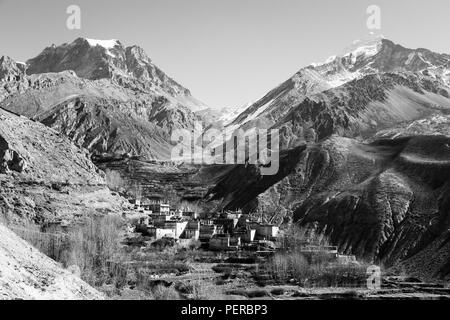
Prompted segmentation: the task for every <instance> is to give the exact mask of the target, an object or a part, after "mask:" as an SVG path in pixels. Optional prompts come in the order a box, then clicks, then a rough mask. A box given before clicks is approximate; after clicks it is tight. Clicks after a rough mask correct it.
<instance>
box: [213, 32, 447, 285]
mask: <svg viewBox="0 0 450 320" xmlns="http://www.w3.org/2000/svg"><path fill="white" fill-rule="evenodd" d="M449 61H450V56H449V55H446V54H437V53H433V52H431V51H429V50H426V49H415V50H413V49H406V48H404V47H402V46H400V45H396V44H394V43H393V42H391V41H389V40H387V39H373V40H371V41H369V42H362V43H361V42H357V43H354V44H353V45H352V46H351V47H350V48H349V49H347V50H345V51H344V53H343V54H341V55H338V56H333V57H331V58H330V59H328V60H327V61H326V62H325V63H321V64H313V65H310V66H308V67H306V68H303V69H302V70H300V71H299V72H298V73H296V74H295V75H294V77H292V78H291V79H289V80H288V81H286V82H285V83H283V84H282V85H281V86H279V87H277V88H275V89H274V90H272V91H271V92H269V93H268V94H267V95H266V96H265V97H263V98H262V99H260V100H259V101H257V102H256V103H254V104H251V105H250V106H249V107H248V108H247V109H246V110H245V111H244V112H243V113H241V114H240V115H239V116H238V117H237V118H236V119H235V120H234V121H232V122H231V123H230V124H229V125H228V128H231V129H235V128H244V129H251V128H253V127H255V126H256V127H263V128H271V129H278V130H279V132H280V147H281V152H280V165H279V166H280V170H279V171H278V173H277V174H275V175H273V176H263V175H261V166H260V165H252V164H245V165H235V166H230V167H231V168H229V169H228V170H226V171H221V173H220V174H218V175H217V176H216V184H215V186H213V187H212V188H210V190H209V192H208V195H207V199H208V200H216V201H220V203H221V204H220V206H221V207H222V208H224V209H237V208H241V209H243V210H244V211H245V212H249V213H254V212H260V213H262V216H263V217H264V219H265V220H266V221H267V222H271V223H277V224H281V223H288V222H293V223H296V224H298V225H300V226H301V227H303V228H306V229H313V230H315V231H316V232H318V233H321V234H323V235H325V236H327V237H328V238H329V239H330V240H331V242H332V243H333V244H334V245H337V246H338V247H339V250H340V252H343V253H348V254H355V255H357V256H358V257H360V258H362V259H365V260H367V261H374V262H377V263H382V264H383V265H384V266H386V267H387V268H398V270H399V271H403V272H407V274H411V275H416V276H418V277H420V278H427V279H436V278H438V279H450V268H449V267H448V266H449V265H450V255H449V254H448V252H447V251H448V243H449V239H450V238H449V233H448V230H449V228H450V220H449V216H448V213H449V212H450V211H449V209H450V207H449V204H450V198H449V196H448V195H449V187H450V148H449V145H450V135H449V130H448V129H449V125H448V124H449V117H450V99H449V97H450V96H449V90H450V87H449V79H448V75H449V70H450V69H449ZM216 171H217V169H216ZM446 250H447V251H446Z"/></svg>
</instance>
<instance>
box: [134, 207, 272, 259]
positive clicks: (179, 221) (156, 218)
mask: <svg viewBox="0 0 450 320" xmlns="http://www.w3.org/2000/svg"><path fill="white" fill-rule="evenodd" d="M130 202H131V203H132V205H133V206H134V208H133V209H134V211H135V212H137V213H138V224H137V227H136V231H139V232H141V233H143V234H146V235H148V236H150V237H152V238H154V239H162V238H173V239H176V240H179V241H187V240H189V241H191V240H198V241H200V242H201V243H202V244H203V245H207V246H208V247H209V249H210V250H218V251H219V250H220V251H227V250H274V249H275V245H274V241H275V240H276V238H277V236H278V232H279V227H278V226H276V225H273V224H268V223H262V222H258V221H253V220H251V219H249V217H248V215H246V214H242V212H241V211H232V212H231V211H226V212H221V213H213V214H210V215H207V216H202V217H200V216H199V215H198V213H196V212H194V211H186V210H180V209H178V210H173V209H172V208H171V207H170V205H169V204H168V203H165V202H164V201H161V199H157V198H156V199H151V200H148V201H147V202H145V203H141V202H140V201H139V200H131V201H130Z"/></svg>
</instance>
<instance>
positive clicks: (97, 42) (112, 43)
mask: <svg viewBox="0 0 450 320" xmlns="http://www.w3.org/2000/svg"><path fill="white" fill-rule="evenodd" d="M86 41H87V42H89V45H91V46H92V47H96V46H101V47H103V48H105V49H112V48H114V47H115V46H117V45H119V41H118V40H116V39H111V40H96V39H87V38H86Z"/></svg>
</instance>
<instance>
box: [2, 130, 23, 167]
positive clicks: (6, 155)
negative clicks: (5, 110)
mask: <svg viewBox="0 0 450 320" xmlns="http://www.w3.org/2000/svg"><path fill="white" fill-rule="evenodd" d="M26 166H27V163H26V162H25V160H24V159H23V158H22V157H21V156H20V155H19V154H18V153H17V152H16V151H14V150H11V149H10V148H9V144H8V142H7V141H6V140H5V139H3V137H2V136H0V173H8V172H9V171H11V170H14V171H17V172H22V171H23V170H24V169H25V168H26Z"/></svg>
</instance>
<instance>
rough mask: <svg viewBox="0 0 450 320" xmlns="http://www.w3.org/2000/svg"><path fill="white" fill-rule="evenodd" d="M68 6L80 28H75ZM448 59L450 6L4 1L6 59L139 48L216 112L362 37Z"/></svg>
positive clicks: (274, 0) (399, 1)
mask: <svg viewBox="0 0 450 320" xmlns="http://www.w3.org/2000/svg"><path fill="white" fill-rule="evenodd" d="M69 5H78V6H79V7H80V9H81V29H80V30H69V29H68V28H67V27H66V20H67V19H68V17H69V15H68V14H67V13H66V10H67V7H68V6H69ZM370 5H377V6H378V7H379V8H380V10H381V11H380V13H381V15H380V17H381V30H379V31H377V32H380V33H382V34H383V35H384V36H385V37H386V38H388V39H390V40H392V41H394V42H396V43H399V44H401V45H403V46H405V47H409V48H417V47H424V48H428V49H430V50H433V51H436V52H441V53H450V41H448V40H447V35H446V34H447V31H448V30H450V19H448V12H450V1H448V0H427V1H424V0H422V1H417V0H395V1H393V0H371V1H366V0H303V1H300V0H127V1H123V0H122V1H114V0H69V1H67V0H39V1H32V0H27V1H26V0H0V55H8V56H10V57H12V58H13V59H16V60H18V61H26V60H27V59H29V58H32V57H34V56H36V55H37V54H39V53H40V52H41V51H42V50H43V49H44V48H45V47H47V46H49V45H51V44H56V45H59V44H62V43H66V42H72V41H73V40H75V39H76V38H78V37H87V38H93V39H118V40H120V41H121V42H122V43H123V44H124V45H133V44H137V45H139V46H141V47H143V48H144V49H145V51H146V52H147V54H148V55H149V56H150V57H151V58H152V60H153V62H154V63H155V64H156V65H158V66H159V67H160V68H161V69H162V70H164V71H165V72H166V73H167V74H168V75H169V76H171V77H172V78H174V79H175V80H176V81H178V82H179V83H181V84H182V85H183V86H185V87H187V88H189V89H190V90H191V92H192V94H193V95H194V96H195V97H196V98H198V99H200V100H202V101H203V102H205V103H206V104H208V105H209V106H211V107H216V108H219V107H220V108H221V107H230V106H240V105H244V104H246V103H248V102H251V101H255V100H257V99H258V98H260V97H261V96H262V95H264V94H265V93H267V92H268V91H269V90H271V89H273V88H274V87H276V86H277V85H278V84H280V83H282V82H283V81H285V80H287V79H288V78H289V77H291V76H292V75H293V74H294V73H295V72H297V71H298V70H299V69H301V68H302V67H305V66H307V65H309V64H310V63H312V62H321V61H324V60H326V59H327V58H328V57H329V56H331V55H334V54H338V53H340V52H341V51H342V49H343V48H345V47H347V46H348V45H350V44H351V43H352V42H353V41H354V40H357V39H361V38H364V37H366V36H367V35H368V34H369V32H370V31H371V30H369V29H368V28H367V24H366V21H367V19H368V18H369V14H367V12H366V10H367V8H368V6H370Z"/></svg>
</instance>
